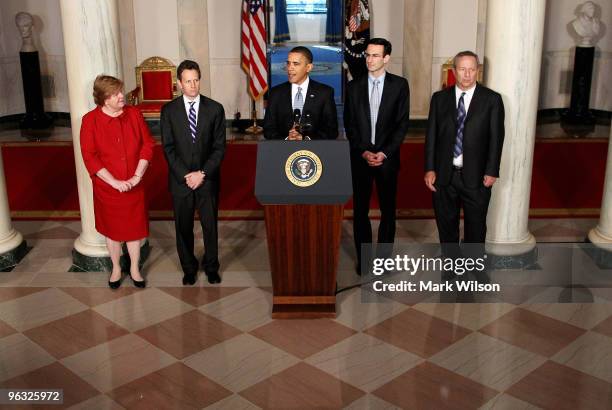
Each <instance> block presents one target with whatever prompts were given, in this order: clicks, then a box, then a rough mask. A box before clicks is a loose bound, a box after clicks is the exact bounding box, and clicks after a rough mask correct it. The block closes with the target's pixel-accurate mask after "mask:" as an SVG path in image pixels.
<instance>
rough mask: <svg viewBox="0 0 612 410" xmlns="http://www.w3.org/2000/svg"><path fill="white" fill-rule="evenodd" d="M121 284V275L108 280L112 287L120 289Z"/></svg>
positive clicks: (109, 285)
mask: <svg viewBox="0 0 612 410" xmlns="http://www.w3.org/2000/svg"><path fill="white" fill-rule="evenodd" d="M119 286H121V277H119V279H118V280H115V281H110V280H109V281H108V287H109V288H111V289H119Z"/></svg>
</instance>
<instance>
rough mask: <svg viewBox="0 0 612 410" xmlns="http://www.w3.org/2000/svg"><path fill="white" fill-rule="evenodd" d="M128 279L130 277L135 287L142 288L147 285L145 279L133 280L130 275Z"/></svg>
mask: <svg viewBox="0 0 612 410" xmlns="http://www.w3.org/2000/svg"><path fill="white" fill-rule="evenodd" d="M130 279H132V283H133V284H134V286H136V287H137V288H141V289H144V288H145V287H146V286H147V281H146V280H135V279H134V278H133V277H132V275H130Z"/></svg>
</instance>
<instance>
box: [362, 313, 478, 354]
mask: <svg viewBox="0 0 612 410" xmlns="http://www.w3.org/2000/svg"><path fill="white" fill-rule="evenodd" d="M364 333H367V334H369V335H371V336H374V337H376V338H378V339H381V340H383V341H385V342H387V343H390V344H392V345H394V346H397V347H399V348H401V349H404V350H408V351H409V352H412V353H415V354H417V355H419V356H421V357H425V358H427V357H429V356H431V355H434V354H436V353H438V352H439V351H441V350H442V349H445V348H447V347H448V346H450V345H451V344H453V343H455V342H456V341H458V340H460V339H463V338H464V337H465V336H467V335H469V334H470V333H471V331H470V330H468V329H466V328H464V327H461V326H458V325H455V324H453V323H450V322H447V321H445V320H442V319H438V318H436V317H433V316H430V315H428V314H426V313H423V312H419V311H417V310H414V309H408V310H405V311H403V312H402V313H400V314H398V315H395V316H393V317H392V318H389V319H387V320H385V321H384V322H381V323H379V324H377V325H376V326H372V327H371V328H369V329H366V330H365V331H364Z"/></svg>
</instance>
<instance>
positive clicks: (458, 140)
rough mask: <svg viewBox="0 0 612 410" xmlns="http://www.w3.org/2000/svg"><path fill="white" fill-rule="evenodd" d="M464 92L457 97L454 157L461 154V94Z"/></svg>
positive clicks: (463, 109) (462, 111) (463, 107)
mask: <svg viewBox="0 0 612 410" xmlns="http://www.w3.org/2000/svg"><path fill="white" fill-rule="evenodd" d="M464 95H465V93H461V97H459V104H458V106H457V137H456V138H455V148H454V149H453V154H454V156H455V158H457V157H458V156H459V155H461V154H463V127H464V126H465V104H464V103H463V96H464Z"/></svg>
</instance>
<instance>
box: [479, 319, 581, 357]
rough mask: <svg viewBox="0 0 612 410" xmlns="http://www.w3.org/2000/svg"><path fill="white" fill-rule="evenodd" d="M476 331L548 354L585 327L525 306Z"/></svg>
mask: <svg viewBox="0 0 612 410" xmlns="http://www.w3.org/2000/svg"><path fill="white" fill-rule="evenodd" d="M480 332H482V333H484V334H487V335H489V336H492V337H496V338H498V339H500V340H503V341H505V342H508V343H510V344H512V345H514V346H518V347H521V348H523V349H525V350H529V351H530V352H533V353H537V354H540V355H542V356H546V357H550V356H552V355H553V354H555V353H557V352H558V351H559V350H561V349H562V348H564V347H565V346H567V345H568V344H570V343H571V342H573V341H574V340H575V339H577V338H578V337H579V336H580V335H582V334H583V333H584V332H585V330H584V329H580V328H578V327H576V326H573V325H570V324H567V323H564V322H560V321H558V320H556V319H552V318H549V317H547V316H543V315H540V314H538V313H534V312H530V311H528V310H525V309H515V310H513V311H511V312H509V313H507V314H505V315H504V316H502V317H500V318H499V319H498V320H496V321H494V322H492V323H490V324H488V325H487V326H485V327H483V328H482V329H480Z"/></svg>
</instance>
